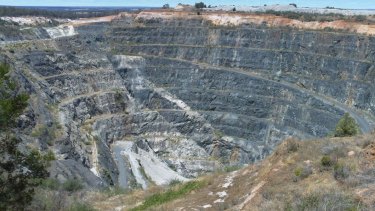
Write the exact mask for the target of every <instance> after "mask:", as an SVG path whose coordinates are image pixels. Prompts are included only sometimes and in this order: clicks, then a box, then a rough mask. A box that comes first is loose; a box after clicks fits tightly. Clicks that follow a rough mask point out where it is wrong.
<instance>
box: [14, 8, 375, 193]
mask: <svg viewBox="0 0 375 211" xmlns="http://www.w3.org/2000/svg"><path fill="white" fill-rule="evenodd" d="M71 34H72V36H68V37H59V38H55V39H47V40H44V41H43V45H42V44H40V43H39V44H38V41H37V40H35V41H33V42H31V43H29V44H28V45H30V46H28V48H27V49H25V48H23V47H19V48H18V49H17V51H16V52H15V53H12V54H11V53H9V54H7V56H8V57H9V59H10V60H11V61H14V62H13V66H15V67H16V69H17V70H18V71H19V73H20V74H22V75H24V77H25V78H26V82H25V87H29V91H30V92H32V93H34V94H35V96H37V97H36V99H38V102H39V103H35V104H34V105H32V106H34V107H33V108H34V109H33V112H34V115H36V117H35V118H31V120H29V121H34V122H36V123H35V125H38V124H39V125H47V127H49V128H50V129H51V128H55V127H54V124H59V125H60V126H61V127H57V128H60V129H56V130H57V131H59V133H58V134H60V135H59V136H57V137H55V141H54V143H53V144H52V146H47V144H46V142H47V140H48V139H50V136H49V135H48V134H42V135H40V136H39V137H38V139H37V140H38V142H39V143H40V144H41V145H42V146H45V147H46V148H53V149H54V151H55V152H56V154H57V155H58V158H59V160H58V161H56V162H55V165H54V166H53V169H52V173H53V174H52V176H53V177H56V178H59V179H61V180H64V179H66V178H72V177H76V178H81V179H82V180H83V181H85V182H86V183H87V184H88V185H89V186H107V185H111V184H120V186H122V187H129V188H135V187H142V188H147V187H148V186H149V185H151V184H158V185H162V184H167V183H169V182H170V181H171V180H174V179H179V180H187V179H189V178H193V177H196V176H198V175H200V174H204V173H205V172H209V171H214V170H215V169H218V168H221V167H222V166H223V165H241V164H247V163H252V162H256V161H258V160H261V159H263V158H264V157H265V156H267V155H268V154H269V153H270V152H271V151H272V150H273V149H274V148H275V146H276V145H278V144H279V143H280V141H282V140H284V139H285V138H287V137H289V136H295V137H299V138H301V139H311V138H313V137H324V136H327V135H328V134H330V133H331V132H332V131H333V129H334V128H335V125H336V123H337V122H338V120H339V119H340V118H341V116H342V115H343V114H344V113H345V112H349V113H350V114H351V116H353V117H354V118H355V119H356V120H357V122H358V123H359V125H360V127H361V130H362V131H363V132H369V131H371V130H372V129H373V128H374V115H375V98H374V93H373V90H375V87H374V80H375V68H374V61H375V38H374V37H372V36H367V35H360V34H354V33H343V32H325V31H321V30H316V31H313V30H306V29H305V30H298V29H293V28H289V27H282V26H280V27H270V26H267V24H254V23H243V24H239V25H236V26H233V25H225V24H224V25H217V24H214V23H213V22H212V21H210V20H208V19H207V18H202V17H201V16H198V15H196V14H190V15H189V16H176V17H173V18H171V17H170V16H168V17H164V16H163V15H159V16H158V15H157V14H155V15H153V16H145V15H142V13H140V14H138V15H128V14H125V15H122V16H121V17H120V18H118V19H115V20H113V21H112V22H111V23H93V24H91V25H80V26H75V31H74V33H71ZM42 105H44V106H45V109H41V107H43V106H42ZM51 108H52V109H51ZM56 122H57V123H56ZM30 130H35V129H32V128H31V127H29V128H28V129H25V131H26V132H25V133H26V134H27V133H28V132H27V131H29V133H30ZM25 137H28V138H25V139H30V140H31V139H32V138H31V137H30V136H27V135H26V136H25Z"/></svg>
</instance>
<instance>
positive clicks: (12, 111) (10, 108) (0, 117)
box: [0, 63, 29, 131]
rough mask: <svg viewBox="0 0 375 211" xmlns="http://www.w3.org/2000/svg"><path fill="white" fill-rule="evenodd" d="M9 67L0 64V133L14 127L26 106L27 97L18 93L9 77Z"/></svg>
mask: <svg viewBox="0 0 375 211" xmlns="http://www.w3.org/2000/svg"><path fill="white" fill-rule="evenodd" d="M9 70H10V66H9V65H8V64H5V63H2V64H0V131H4V130H7V129H9V128H11V127H12V126H13V125H14V120H15V118H17V117H18V116H19V115H20V114H21V113H22V112H23V110H24V109H25V107H26V106H27V101H28V99H29V96H28V95H27V94H24V93H21V94H19V93H18V90H17V83H16V82H14V81H13V80H11V79H10V77H9Z"/></svg>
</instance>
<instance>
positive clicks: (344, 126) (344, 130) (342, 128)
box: [335, 113, 359, 137]
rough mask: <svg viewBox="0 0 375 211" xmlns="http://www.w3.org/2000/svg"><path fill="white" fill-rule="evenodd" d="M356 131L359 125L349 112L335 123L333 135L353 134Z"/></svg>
mask: <svg viewBox="0 0 375 211" xmlns="http://www.w3.org/2000/svg"><path fill="white" fill-rule="evenodd" d="M358 133H359V127H358V124H357V123H356V121H355V119H353V118H352V117H351V116H350V115H349V113H345V114H344V116H343V117H342V118H341V119H340V120H339V122H338V123H337V125H336V129H335V137H345V136H354V135H357V134H358Z"/></svg>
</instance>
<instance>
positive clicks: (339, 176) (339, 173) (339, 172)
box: [333, 163, 350, 180]
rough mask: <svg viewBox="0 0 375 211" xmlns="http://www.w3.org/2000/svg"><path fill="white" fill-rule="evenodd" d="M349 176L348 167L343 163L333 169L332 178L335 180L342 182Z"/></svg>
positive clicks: (337, 164)
mask: <svg viewBox="0 0 375 211" xmlns="http://www.w3.org/2000/svg"><path fill="white" fill-rule="evenodd" d="M349 175H350V167H349V166H347V165H345V164H344V163H336V164H335V166H334V168H333V177H335V179H336V180H343V179H346V178H348V177H349Z"/></svg>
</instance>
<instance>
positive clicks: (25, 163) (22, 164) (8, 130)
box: [0, 64, 53, 210]
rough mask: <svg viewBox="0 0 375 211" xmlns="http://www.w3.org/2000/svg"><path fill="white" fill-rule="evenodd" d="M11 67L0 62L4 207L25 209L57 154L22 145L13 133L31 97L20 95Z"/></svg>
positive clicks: (1, 203) (1, 196)
mask: <svg viewBox="0 0 375 211" xmlns="http://www.w3.org/2000/svg"><path fill="white" fill-rule="evenodd" d="M9 70H10V67H9V65H7V64H0V210H23V209H24V208H25V206H26V205H27V204H29V203H30V202H31V199H32V196H33V194H34V188H35V187H36V186H38V185H39V184H41V182H42V179H44V178H47V177H48V172H47V170H46V169H47V167H48V165H49V161H50V160H51V159H53V156H51V153H47V154H46V155H42V154H41V153H40V152H39V151H37V150H31V151H30V150H29V152H27V150H21V148H20V147H19V143H20V142H21V140H20V139H19V138H16V136H15V135H13V133H14V132H13V131H14V130H13V126H14V125H15V119H16V118H17V117H18V116H19V115H20V114H21V113H22V112H23V110H24V109H25V108H26V106H27V100H28V99H29V96H28V95H27V94H19V89H18V88H17V87H18V86H17V83H16V82H14V81H13V80H11V78H10V77H9Z"/></svg>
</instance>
